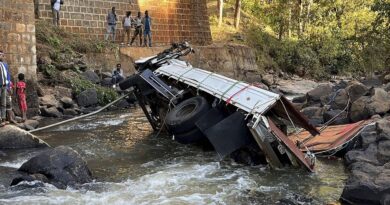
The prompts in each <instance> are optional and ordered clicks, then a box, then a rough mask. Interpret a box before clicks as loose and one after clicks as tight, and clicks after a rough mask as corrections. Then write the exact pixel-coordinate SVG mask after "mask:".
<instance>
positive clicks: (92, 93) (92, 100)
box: [77, 88, 98, 107]
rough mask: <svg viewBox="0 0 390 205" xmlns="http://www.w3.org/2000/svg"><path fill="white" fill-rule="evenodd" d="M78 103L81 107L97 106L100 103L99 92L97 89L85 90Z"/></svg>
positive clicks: (78, 97)
mask: <svg viewBox="0 0 390 205" xmlns="http://www.w3.org/2000/svg"><path fill="white" fill-rule="evenodd" d="M77 103H78V104H79V106H82V107H88V106H91V105H96V104H97V103H98V98H97V92H96V90H95V89H93V88H90V89H87V90H84V91H83V92H81V93H80V94H79V95H78V96H77Z"/></svg>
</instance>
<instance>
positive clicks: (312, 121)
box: [309, 117, 324, 126]
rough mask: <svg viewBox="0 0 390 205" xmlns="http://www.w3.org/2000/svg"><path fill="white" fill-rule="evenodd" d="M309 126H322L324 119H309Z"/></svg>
mask: <svg viewBox="0 0 390 205" xmlns="http://www.w3.org/2000/svg"><path fill="white" fill-rule="evenodd" d="M309 124H311V125H314V126H320V125H322V124H324V119H323V118H322V117H312V118H309Z"/></svg>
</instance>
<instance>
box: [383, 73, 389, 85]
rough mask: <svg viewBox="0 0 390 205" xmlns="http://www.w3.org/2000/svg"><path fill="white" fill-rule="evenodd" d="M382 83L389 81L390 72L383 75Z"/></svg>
mask: <svg viewBox="0 0 390 205" xmlns="http://www.w3.org/2000/svg"><path fill="white" fill-rule="evenodd" d="M383 83H390V74H388V75H385V77H383Z"/></svg>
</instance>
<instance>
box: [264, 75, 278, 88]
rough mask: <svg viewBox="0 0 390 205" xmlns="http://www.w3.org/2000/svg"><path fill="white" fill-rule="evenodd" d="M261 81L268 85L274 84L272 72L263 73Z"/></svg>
mask: <svg viewBox="0 0 390 205" xmlns="http://www.w3.org/2000/svg"><path fill="white" fill-rule="evenodd" d="M261 81H262V82H263V83H264V84H265V85H267V86H268V87H269V86H271V85H273V84H275V80H274V76H273V75H272V74H265V75H263V76H262V79H261Z"/></svg>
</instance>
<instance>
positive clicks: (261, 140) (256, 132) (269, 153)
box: [249, 124, 283, 169]
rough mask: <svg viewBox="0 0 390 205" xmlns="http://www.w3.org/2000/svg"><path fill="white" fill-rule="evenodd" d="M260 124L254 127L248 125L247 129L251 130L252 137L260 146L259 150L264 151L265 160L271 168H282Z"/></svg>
mask: <svg viewBox="0 0 390 205" xmlns="http://www.w3.org/2000/svg"><path fill="white" fill-rule="evenodd" d="M260 126H262V125H260V124H259V125H257V126H256V127H255V128H252V127H251V126H250V125H249V130H250V131H251V133H252V135H253V138H255V140H256V142H257V144H258V145H259V147H260V148H261V150H262V151H263V152H264V154H265V156H266V158H267V161H268V162H269V164H270V165H271V167H272V168H279V169H280V168H282V167H283V164H282V162H280V160H279V158H278V156H277V155H276V153H275V151H274V150H273V148H272V146H271V144H270V143H269V142H268V140H267V138H266V136H264V134H263V132H262V130H261V128H260Z"/></svg>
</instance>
